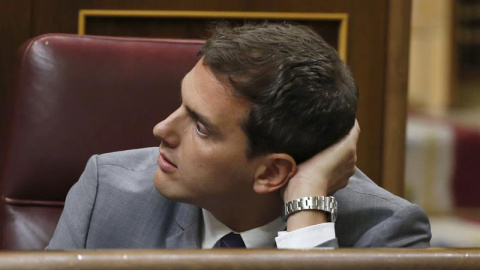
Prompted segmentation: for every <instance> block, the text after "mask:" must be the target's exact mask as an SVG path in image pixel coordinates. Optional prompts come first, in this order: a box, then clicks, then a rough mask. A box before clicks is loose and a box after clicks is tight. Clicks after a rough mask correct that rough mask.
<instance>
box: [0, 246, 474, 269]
mask: <svg viewBox="0 0 480 270" xmlns="http://www.w3.org/2000/svg"><path fill="white" fill-rule="evenodd" d="M0 269H9V270H15V269H22V270H29V269H49V270H56V269H76V270H78V269H85V270H86V269H107V270H108V269H172V270H173V269H208V270H215V269H227V270H234V269H275V270H282V269H355V270H361V269H369V270H371V269H374V270H380V269H422V270H428V269H448V270H453V269H462V270H468V269H480V249H337V250H308V251H307V250H305V251H299V250H108V251H84V250H82V251H45V252H0Z"/></svg>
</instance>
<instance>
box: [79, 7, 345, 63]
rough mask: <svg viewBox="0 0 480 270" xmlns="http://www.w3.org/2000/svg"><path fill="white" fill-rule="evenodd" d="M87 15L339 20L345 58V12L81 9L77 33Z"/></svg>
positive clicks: (81, 30)
mask: <svg viewBox="0 0 480 270" xmlns="http://www.w3.org/2000/svg"><path fill="white" fill-rule="evenodd" d="M87 17H153V18H155V17H164V18H214V19H234V18H235V19H239V18H241V19H290V20H328V21H340V28H339V33H338V48H337V50H338V54H339V55H340V57H341V58H342V59H343V60H344V61H346V60H347V38H348V14H347V13H297V12H295V13H294V12H243V11H184V10H181V11H180V10H178V11H165V10H109V9H105V10H103V9H81V10H80V11H79V14H78V34H79V35H84V34H85V25H86V18H87Z"/></svg>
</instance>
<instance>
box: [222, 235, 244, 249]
mask: <svg viewBox="0 0 480 270" xmlns="http://www.w3.org/2000/svg"><path fill="white" fill-rule="evenodd" d="M219 242H220V243H219V245H218V247H219V248H246V247H245V243H244V242H243V239H242V236H241V235H240V234H237V233H233V232H231V233H229V234H227V235H225V236H224V237H222V238H221V239H220V241H219Z"/></svg>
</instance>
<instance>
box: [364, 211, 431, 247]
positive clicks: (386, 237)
mask: <svg viewBox="0 0 480 270" xmlns="http://www.w3.org/2000/svg"><path fill="white" fill-rule="evenodd" d="M431 237H432V234H431V231H430V222H429V220H428V217H427V215H426V214H425V212H424V211H423V210H422V209H421V208H420V207H419V206H417V205H415V204H410V205H408V206H405V207H403V208H400V209H399V210H397V211H395V212H394V214H393V215H392V216H390V217H388V218H387V219H385V220H384V221H382V222H380V223H379V224H377V225H376V226H374V227H372V228H371V229H370V230H368V231H367V232H366V233H365V234H364V235H362V237H361V239H360V240H359V242H367V241H368V242H370V243H368V244H367V243H364V244H366V245H367V246H369V247H410V248H426V247H430V238H431Z"/></svg>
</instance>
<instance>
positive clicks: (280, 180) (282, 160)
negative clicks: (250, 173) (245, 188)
mask: <svg viewBox="0 0 480 270" xmlns="http://www.w3.org/2000/svg"><path fill="white" fill-rule="evenodd" d="M296 172H297V163H296V162H295V160H294V159H293V158H292V156H290V155H288V154H284V153H273V154H269V155H267V156H266V157H265V159H264V162H262V164H260V166H258V167H257V170H256V171H255V179H254V182H253V190H254V191H255V192H256V193H259V194H263V193H270V192H273V191H276V190H279V189H280V188H282V187H283V186H285V185H286V184H287V183H288V180H290V178H292V177H293V176H294V175H295V173H296Z"/></svg>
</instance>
